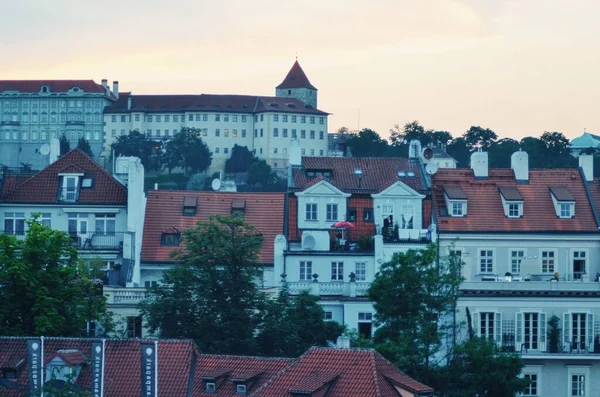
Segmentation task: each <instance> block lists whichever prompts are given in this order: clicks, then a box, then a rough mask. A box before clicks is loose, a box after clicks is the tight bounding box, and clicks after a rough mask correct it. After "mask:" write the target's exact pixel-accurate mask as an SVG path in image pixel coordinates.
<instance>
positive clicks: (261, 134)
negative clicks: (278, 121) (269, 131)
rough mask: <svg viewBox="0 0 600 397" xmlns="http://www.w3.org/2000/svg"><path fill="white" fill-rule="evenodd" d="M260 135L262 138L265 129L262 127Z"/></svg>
mask: <svg viewBox="0 0 600 397" xmlns="http://www.w3.org/2000/svg"><path fill="white" fill-rule="evenodd" d="M260 137H261V138H262V137H263V129H262V128H261V129H260Z"/></svg>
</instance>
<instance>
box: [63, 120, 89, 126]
mask: <svg viewBox="0 0 600 397" xmlns="http://www.w3.org/2000/svg"><path fill="white" fill-rule="evenodd" d="M65 124H66V125H85V122H84V121H83V120H67V122H66V123H65Z"/></svg>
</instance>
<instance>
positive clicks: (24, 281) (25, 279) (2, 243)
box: [0, 216, 107, 336]
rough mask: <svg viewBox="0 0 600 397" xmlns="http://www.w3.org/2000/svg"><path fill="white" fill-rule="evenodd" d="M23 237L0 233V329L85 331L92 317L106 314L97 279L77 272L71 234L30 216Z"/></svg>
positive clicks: (28, 332)
mask: <svg viewBox="0 0 600 397" xmlns="http://www.w3.org/2000/svg"><path fill="white" fill-rule="evenodd" d="M27 229H28V230H27V235H26V237H25V239H24V240H23V241H19V240H18V239H17V238H16V236H11V235H8V234H0V263H1V265H0V285H2V288H0V302H2V305H0V334H1V335H11V336H22V335H46V336H87V332H86V329H87V327H86V324H87V323H88V322H96V321H103V320H105V319H106V315H107V312H106V301H105V298H104V297H103V296H102V293H101V292H102V288H101V287H102V286H101V283H100V282H99V281H98V280H95V279H90V278H88V277H87V275H86V274H83V273H82V272H79V271H78V262H77V251H76V250H75V249H74V248H73V247H70V246H69V242H70V237H69V235H68V234H67V233H64V232H60V231H56V230H52V229H50V228H49V227H47V226H43V225H41V224H40V223H39V221H38V218H37V216H34V218H33V219H32V220H28V221H27Z"/></svg>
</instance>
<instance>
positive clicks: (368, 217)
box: [363, 208, 374, 222]
mask: <svg viewBox="0 0 600 397" xmlns="http://www.w3.org/2000/svg"><path fill="white" fill-rule="evenodd" d="M373 220H374V216H373V208H363V221H365V222H373Z"/></svg>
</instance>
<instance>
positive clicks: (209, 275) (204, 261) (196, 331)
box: [140, 215, 264, 354]
mask: <svg viewBox="0 0 600 397" xmlns="http://www.w3.org/2000/svg"><path fill="white" fill-rule="evenodd" d="M183 238H184V239H183V241H184V244H185V247H184V248H182V249H180V250H177V251H175V252H174V253H173V257H174V258H175V259H177V262H178V263H177V265H176V266H175V267H174V268H172V269H171V270H167V271H166V272H165V273H164V275H163V282H162V283H161V285H158V286H155V287H152V288H151V289H150V291H149V294H148V298H147V300H145V301H144V302H143V303H142V304H141V306H140V308H141V311H142V313H143V315H144V316H145V318H146V319H147V322H148V327H149V328H150V331H151V332H153V333H158V334H159V335H160V336H161V337H163V338H192V339H194V340H195V341H196V343H197V344H198V347H199V348H200V350H201V351H202V352H206V353H216V352H218V353H226V354H248V353H252V352H254V351H255V350H256V349H255V339H254V333H255V329H256V328H257V325H258V324H259V323H260V313H261V309H262V303H263V301H264V296H263V295H262V294H261V293H260V292H259V291H258V289H257V286H256V284H255V282H254V281H255V279H256V278H257V277H259V276H260V275H261V270H262V266H261V265H260V264H259V263H258V254H259V251H260V249H261V245H262V241H263V237H262V235H260V234H259V233H258V232H257V231H256V230H255V229H254V228H253V227H252V226H249V225H248V224H247V223H246V222H244V219H243V218H239V217H235V216H228V217H224V216H221V215H215V216H212V217H211V219H210V221H209V222H205V223H201V222H199V223H198V224H197V226H196V228H194V229H190V230H185V231H184V232H183Z"/></svg>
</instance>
